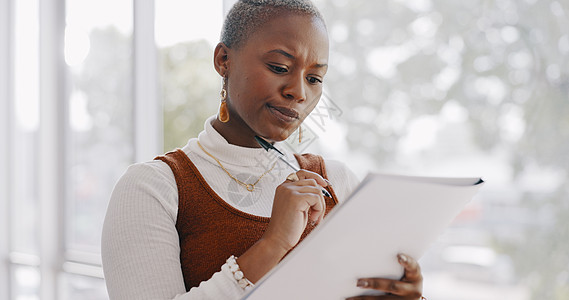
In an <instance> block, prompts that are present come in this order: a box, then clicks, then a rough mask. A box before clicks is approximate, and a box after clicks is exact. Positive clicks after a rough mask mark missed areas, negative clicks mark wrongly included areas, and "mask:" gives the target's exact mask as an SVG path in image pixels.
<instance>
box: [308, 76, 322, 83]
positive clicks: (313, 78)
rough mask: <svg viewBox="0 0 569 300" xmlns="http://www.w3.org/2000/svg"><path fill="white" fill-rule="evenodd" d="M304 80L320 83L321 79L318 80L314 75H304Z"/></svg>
mask: <svg viewBox="0 0 569 300" xmlns="http://www.w3.org/2000/svg"><path fill="white" fill-rule="evenodd" d="M306 80H308V82H310V83H311V84H318V83H322V80H320V79H318V78H316V77H306Z"/></svg>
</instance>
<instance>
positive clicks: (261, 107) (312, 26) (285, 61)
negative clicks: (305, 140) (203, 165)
mask: <svg viewBox="0 0 569 300" xmlns="http://www.w3.org/2000/svg"><path fill="white" fill-rule="evenodd" d="M218 48H219V47H218ZM226 54H227V55H226V58H225V63H226V65H225V66H226V69H225V71H226V73H223V72H220V69H219V68H218V72H220V74H226V75H227V80H228V82H227V91H228V99H227V106H228V109H229V115H230V121H229V122H228V123H223V125H222V126H224V127H226V128H225V129H226V133H230V134H231V135H232V137H233V136H235V138H239V139H244V140H249V139H251V140H253V137H254V135H259V136H262V137H264V138H266V139H268V140H272V141H281V140H284V139H286V138H287V137H288V136H289V135H290V134H291V133H292V132H293V131H294V130H296V129H297V128H298V126H299V125H300V124H301V123H302V121H303V120H304V119H305V118H306V116H307V115H308V114H309V113H310V112H311V111H312V110H313V109H314V107H315V106H316V104H317V103H318V100H319V99H320V96H321V95H322V81H323V80H324V75H325V74H326V71H327V67H328V35H327V32H326V29H325V27H324V24H323V23H322V21H321V20H319V19H317V18H314V17H311V16H306V15H295V14H291V13H285V14H283V15H282V16H279V17H277V18H274V19H272V20H271V21H269V22H267V23H266V24H264V25H263V26H262V28H260V29H259V30H258V31H256V32H255V33H253V34H252V35H251V36H250V37H249V38H248V39H247V40H246V41H245V42H244V43H243V44H242V45H241V46H240V47H238V48H236V49H229V48H227V49H226ZM217 55H218V51H217V49H216V56H217ZM216 67H217V66H216ZM222 70H223V69H222ZM228 127H230V128H228ZM222 134H223V132H222ZM236 135H239V136H236ZM232 137H230V138H228V137H227V136H226V138H228V141H229V142H231V141H230V139H231V138H232ZM253 141H254V140H253ZM243 142H244V141H243Z"/></svg>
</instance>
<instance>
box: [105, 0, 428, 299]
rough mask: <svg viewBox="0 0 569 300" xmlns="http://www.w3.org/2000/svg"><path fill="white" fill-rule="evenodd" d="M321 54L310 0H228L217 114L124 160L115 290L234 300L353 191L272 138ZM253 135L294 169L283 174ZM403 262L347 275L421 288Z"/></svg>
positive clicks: (392, 289)
mask: <svg viewBox="0 0 569 300" xmlns="http://www.w3.org/2000/svg"><path fill="white" fill-rule="evenodd" d="M327 64H328V35H327V32H326V27H325V24H324V21H323V19H322V17H321V15H320V14H319V12H318V11H317V9H316V8H315V7H314V6H313V4H312V3H311V2H309V1H307V0H306V1H305V0H295V1H288V0H273V1H270V0H243V1H239V2H237V3H236V4H235V6H234V7H233V8H232V10H231V11H230V12H229V14H228V16H227V18H226V20H225V23H224V28H223V32H222V35H221V42H220V43H219V44H218V45H217V47H216V48H215V52H214V67H215V69H216V71H217V72H218V73H219V75H220V76H221V77H222V78H223V87H222V92H221V98H222V100H221V105H220V111H219V114H218V116H213V117H211V118H209V119H208V120H206V122H205V129H204V131H203V132H202V133H200V135H199V136H198V138H193V139H191V140H190V141H189V142H188V144H187V145H186V146H185V147H183V148H182V149H179V150H177V151H173V152H170V153H167V154H166V155H164V156H161V157H159V158H157V159H156V160H154V161H152V162H146V163H141V164H135V165H133V166H131V167H130V168H129V169H128V170H127V172H126V173H125V174H124V175H123V177H122V178H121V179H120V180H119V182H118V183H117V185H116V187H115V190H114V191H113V195H112V197H111V201H110V204H109V208H108V211H107V216H106V219H105V225H104V229H103V241H102V245H103V246H102V255H103V266H104V271H105V278H106V282H107V287H108V292H109V295H110V297H111V298H112V299H239V298H240V297H241V296H242V295H244V294H245V292H246V290H248V289H249V288H250V287H251V286H252V285H253V284H254V283H255V282H257V281H258V280H259V279H260V278H261V277H262V276H263V275H264V274H266V273H267V272H268V271H269V270H271V269H272V268H273V267H274V266H275V265H277V264H278V262H279V261H280V260H281V259H282V258H283V257H284V256H285V255H286V254H287V253H288V252H289V251H290V250H291V249H292V248H294V246H295V245H296V244H297V243H298V242H299V241H300V240H301V239H302V238H303V237H304V236H306V234H308V233H309V232H310V230H311V229H312V228H313V227H314V226H316V225H317V224H318V223H319V222H320V221H321V220H322V219H323V217H324V216H325V214H326V213H327V212H328V211H330V209H332V208H333V206H334V205H335V204H336V203H337V201H338V199H340V200H341V199H344V198H345V197H346V196H347V195H348V194H349V193H350V191H351V189H353V188H354V187H355V186H356V185H357V180H356V178H355V176H354V175H353V174H352V173H351V172H350V171H349V170H348V169H347V168H345V166H344V165H343V164H340V163H338V162H334V161H325V162H324V161H323V160H322V159H321V158H320V157H319V156H315V155H303V156H299V155H298V156H295V155H294V154H292V153H290V152H287V151H285V149H286V148H284V147H282V143H279V142H280V141H283V140H285V139H286V138H288V137H289V136H290V135H291V134H292V133H293V132H294V131H295V130H299V128H300V125H301V123H302V121H303V120H304V119H305V118H306V116H307V115H308V114H309V113H310V112H311V111H312V110H313V109H314V107H315V106H316V104H317V103H318V101H319V99H320V96H321V94H322V81H323V79H324V76H325V74H326V71H327ZM255 136H260V137H262V138H264V139H265V140H267V141H270V142H273V143H275V144H274V145H275V146H276V147H277V148H279V149H280V150H282V151H284V152H285V155H286V157H287V159H288V160H289V161H290V162H291V163H293V164H295V165H296V166H298V167H300V168H301V170H300V171H298V172H296V173H293V174H290V169H289V168H288V167H287V166H286V165H285V164H283V163H281V162H279V161H277V160H275V159H274V158H272V157H269V156H267V155H266V152H265V151H264V150H263V149H262V148H260V146H259V144H258V143H257V141H256V140H255ZM332 186H333V188H332ZM323 188H325V189H326V190H327V191H328V192H329V193H330V194H331V197H324V196H323V194H322V189H323ZM235 256H238V258H235ZM394 259H395V258H394ZM399 262H400V263H401V265H402V266H403V267H404V269H405V275H404V277H403V278H402V280H401V281H393V280H388V279H381V278H362V279H360V280H358V282H357V283H356V282H354V284H357V285H358V286H360V287H362V288H365V289H376V290H380V291H385V292H387V293H388V294H387V295H385V296H377V297H372V298H371V299H419V298H421V290H422V277H421V273H420V270H419V266H418V264H417V262H416V261H415V260H414V259H412V258H410V257H407V256H405V255H400V256H399ZM361 299H364V298H361ZM365 299H367V298H365Z"/></svg>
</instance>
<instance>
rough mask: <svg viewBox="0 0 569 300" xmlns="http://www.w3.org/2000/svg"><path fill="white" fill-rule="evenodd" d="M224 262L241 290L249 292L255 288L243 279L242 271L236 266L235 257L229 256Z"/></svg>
mask: <svg viewBox="0 0 569 300" xmlns="http://www.w3.org/2000/svg"><path fill="white" fill-rule="evenodd" d="M226 262H227V265H228V266H229V271H231V273H233V279H235V280H236V281H237V283H238V284H239V286H240V287H241V288H242V289H244V290H249V289H251V288H253V287H254V286H255V285H254V284H253V283H252V282H251V281H249V280H248V279H247V278H245V275H244V274H243V271H241V269H239V265H238V264H237V257H235V256H234V255H231V257H229V258H228V259H227V261H226Z"/></svg>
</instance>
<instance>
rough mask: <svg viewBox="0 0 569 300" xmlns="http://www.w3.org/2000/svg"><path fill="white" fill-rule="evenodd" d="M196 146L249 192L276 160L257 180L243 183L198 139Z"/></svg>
mask: <svg viewBox="0 0 569 300" xmlns="http://www.w3.org/2000/svg"><path fill="white" fill-rule="evenodd" d="M198 146H200V148H201V149H202V150H203V152H205V154H207V155H209V157H211V158H213V160H215V161H216V162H217V164H218V165H219V166H220V167H221V169H223V171H225V173H227V175H229V177H231V179H233V180H235V182H237V183H238V184H239V185H241V186H243V187H244V188H245V189H247V191H249V192H253V191H254V190H255V185H256V184H257V183H259V181H260V180H261V178H263V176H265V175H267V174H268V173H269V172H271V171H272V170H273V169H274V168H275V165H276V164H277V162H276V161H275V163H274V164H273V166H272V167H271V168H270V169H269V170H267V171H266V172H265V173H263V174H262V175H261V176H260V177H259V179H257V181H255V183H245V182H243V181H241V180H239V179H237V178H235V176H233V175H231V173H229V171H227V169H226V168H225V167H224V166H223V164H222V163H221V162H220V161H219V159H217V158H216V157H215V156H213V155H212V154H211V153H209V152H207V150H205V148H204V147H203V146H202V144H201V143H200V142H199V141H198Z"/></svg>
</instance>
